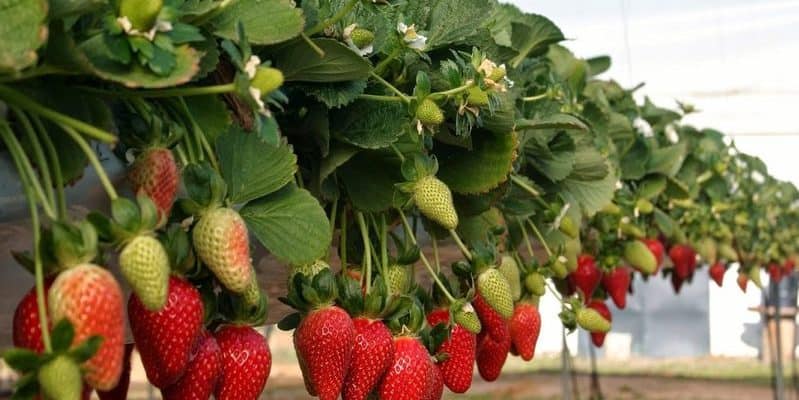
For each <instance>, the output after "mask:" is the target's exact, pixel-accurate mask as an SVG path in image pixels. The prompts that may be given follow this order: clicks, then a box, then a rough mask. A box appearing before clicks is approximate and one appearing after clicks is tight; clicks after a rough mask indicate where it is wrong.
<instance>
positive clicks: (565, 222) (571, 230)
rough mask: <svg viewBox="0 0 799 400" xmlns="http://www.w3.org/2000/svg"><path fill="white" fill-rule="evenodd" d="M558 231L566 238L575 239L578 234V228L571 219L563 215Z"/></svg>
mask: <svg viewBox="0 0 799 400" xmlns="http://www.w3.org/2000/svg"><path fill="white" fill-rule="evenodd" d="M558 229H559V230H560V231H561V232H563V233H564V234H565V235H566V236H568V237H570V238H572V239H576V238H577V236H578V235H579V234H580V228H579V227H578V226H577V225H576V224H575V223H574V220H573V219H571V217H569V216H568V215H564V216H563V218H562V219H561V220H560V226H558Z"/></svg>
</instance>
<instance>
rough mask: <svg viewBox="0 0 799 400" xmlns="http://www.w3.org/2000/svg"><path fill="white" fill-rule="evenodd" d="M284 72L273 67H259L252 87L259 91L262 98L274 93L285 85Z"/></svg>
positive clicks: (252, 81)
mask: <svg viewBox="0 0 799 400" xmlns="http://www.w3.org/2000/svg"><path fill="white" fill-rule="evenodd" d="M283 81H284V77H283V72H281V71H280V70H279V69H277V68H272V67H258V69H257V70H256V71H255V76H254V77H253V78H252V80H251V81H250V86H252V87H254V88H256V89H258V90H259V91H260V92H261V96H266V95H268V94H269V93H272V92H274V91H275V90H277V89H278V88H279V87H280V86H282V85H283Z"/></svg>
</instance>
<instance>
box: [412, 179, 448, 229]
mask: <svg viewBox="0 0 799 400" xmlns="http://www.w3.org/2000/svg"><path fill="white" fill-rule="evenodd" d="M413 200H414V202H416V207H418V208H419V211H421V212H422V214H424V216H425V217H427V218H430V219H431V220H432V221H434V222H436V223H437V224H439V225H441V226H442V227H444V228H445V229H447V230H452V229H455V227H457V226H458V213H457V212H456V211H455V204H454V203H453V201H452V192H451V191H450V190H449V187H447V185H446V184H445V183H444V182H442V181H441V180H439V179H438V178H436V177H435V176H432V175H428V176H425V177H424V178H422V179H419V180H418V181H417V182H416V183H415V185H414V188H413Z"/></svg>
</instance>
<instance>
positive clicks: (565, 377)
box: [560, 329, 572, 400]
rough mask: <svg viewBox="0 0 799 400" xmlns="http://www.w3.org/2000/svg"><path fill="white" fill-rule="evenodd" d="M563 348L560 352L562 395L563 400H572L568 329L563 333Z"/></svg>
mask: <svg viewBox="0 0 799 400" xmlns="http://www.w3.org/2000/svg"><path fill="white" fill-rule="evenodd" d="M561 333H562V336H563V347H562V348H561V350H560V393H561V396H562V398H563V400H572V391H571V390H570V389H571V388H570V387H569V386H571V382H570V381H569V364H570V363H569V356H568V354H567V353H568V352H569V347H568V346H566V329H563V330H562V331H561Z"/></svg>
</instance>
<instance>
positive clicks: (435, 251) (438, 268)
mask: <svg viewBox="0 0 799 400" xmlns="http://www.w3.org/2000/svg"><path fill="white" fill-rule="evenodd" d="M430 238H431V239H432V240H431V241H430V242H431V243H432V245H433V262H435V264H436V273H439V272H441V260H440V259H439V258H438V240H436V235H435V233H432V232H431V233H430Z"/></svg>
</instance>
